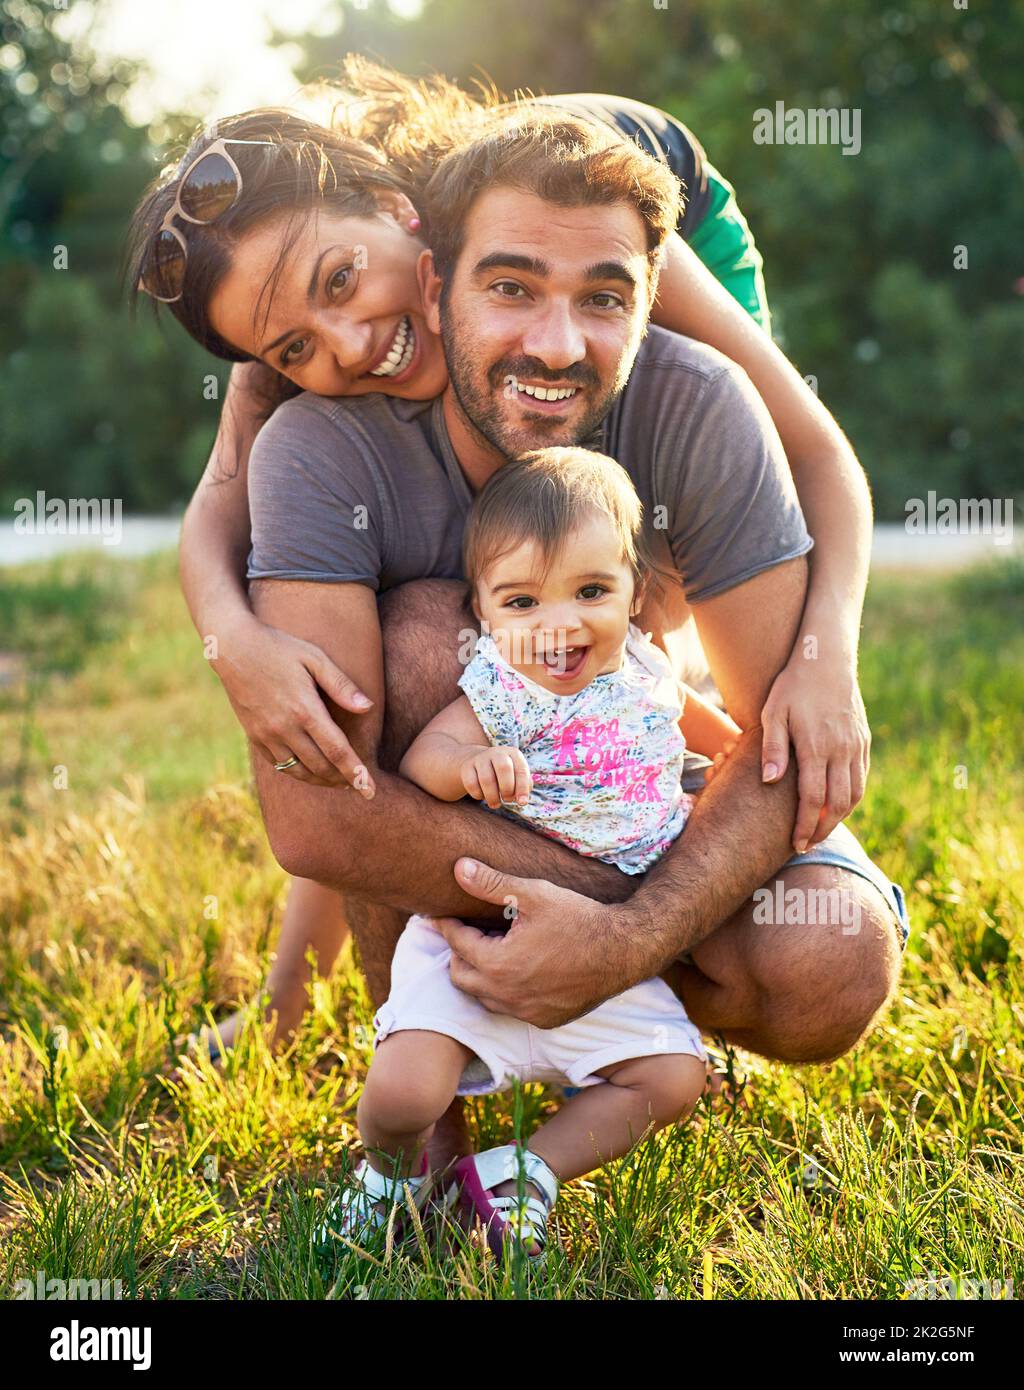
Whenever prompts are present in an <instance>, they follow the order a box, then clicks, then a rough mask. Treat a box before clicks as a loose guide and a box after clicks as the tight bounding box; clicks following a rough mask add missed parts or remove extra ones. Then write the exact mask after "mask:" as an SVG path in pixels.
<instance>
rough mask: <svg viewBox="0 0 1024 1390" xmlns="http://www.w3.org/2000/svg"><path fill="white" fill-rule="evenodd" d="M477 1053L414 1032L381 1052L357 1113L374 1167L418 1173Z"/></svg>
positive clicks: (397, 1036) (389, 1041) (395, 1036)
mask: <svg viewBox="0 0 1024 1390" xmlns="http://www.w3.org/2000/svg"><path fill="white" fill-rule="evenodd" d="M473 1055H474V1054H473V1053H472V1052H471V1051H470V1050H469V1048H468V1047H464V1046H463V1044H462V1043H460V1042H456V1041H455V1039H454V1038H449V1037H446V1036H445V1035H444V1034H443V1033H429V1032H426V1031H425V1030H422V1029H415V1028H410V1029H408V1030H406V1031H404V1032H400V1033H392V1034H391V1035H390V1036H389V1037H387V1038H385V1039H384V1041H383V1042H382V1043H381V1044H380V1046H379V1047H378V1048H377V1051H376V1052H375V1053H374V1057H373V1062H372V1064H371V1066H370V1070H369V1073H368V1075H367V1077H366V1085H365V1086H364V1087H363V1094H362V1096H361V1097H360V1100H359V1107H358V1110H357V1112H356V1116H357V1119H358V1121H359V1133H360V1135H361V1137H362V1140H363V1148H364V1149H365V1150H366V1157H367V1160H368V1161H369V1164H370V1167H371V1168H375V1169H376V1170H377V1172H378V1173H385V1174H387V1176H388V1177H393V1176H397V1175H399V1174H406V1175H407V1174H410V1173H415V1171H416V1169H417V1167H418V1166H419V1159H420V1155H421V1154H422V1152H423V1148H424V1146H425V1145H426V1143H427V1141H428V1140H429V1138H430V1136H431V1134H432V1133H433V1131H434V1125H435V1124H436V1123H437V1121H438V1120H439V1119H440V1118H441V1116H442V1115H443V1114H444V1113H445V1111H446V1110H447V1109H448V1107H449V1106H450V1105H451V1103H452V1101H453V1100H454V1098H455V1092H456V1089H457V1087H458V1084H459V1078H460V1077H461V1075H462V1072H463V1069H464V1068H465V1066H466V1063H467V1062H468V1061H470V1059H471V1058H472V1057H473Z"/></svg>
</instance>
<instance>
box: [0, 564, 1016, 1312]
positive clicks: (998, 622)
mask: <svg viewBox="0 0 1024 1390" xmlns="http://www.w3.org/2000/svg"><path fill="white" fill-rule="evenodd" d="M1022 598H1024V577H1022V574H1021V571H1020V569H1014V568H1012V567H1008V566H1004V567H1003V568H1002V570H1000V571H998V572H995V571H993V572H991V573H985V574H978V575H972V576H969V577H967V578H963V579H959V580H948V579H944V580H941V581H937V580H935V579H931V578H928V579H917V578H915V579H912V580H908V579H900V580H896V579H889V580H885V581H879V582H878V583H876V584H875V585H874V586H873V589H872V593H871V597H870V604H869V611H868V616H867V621H866V631H865V651H864V659H863V682H864V688H865V694H866V698H867V701H868V706H869V711H870V714H871V718H872V725H873V729H874V734H875V744H874V755H873V756H874V771H873V776H872V781H871V785H870V789H869V792H868V796H867V798H866V800H865V803H864V805H863V806H862V808H861V809H860V810H859V811H858V812H857V813H856V815H855V817H854V819H853V822H852V824H853V827H854V829H855V830H856V831H857V832H858V833H859V834H860V835H861V837H862V839H863V840H864V842H865V844H866V846H867V847H868V849H869V850H870V851H871V852H872V854H873V855H874V856H875V857H876V858H877V859H878V860H879V862H880V863H881V864H882V865H883V866H884V868H885V869H886V870H887V871H888V873H889V874H890V876H891V877H893V878H895V879H897V880H899V881H901V882H902V883H903V884H904V885H905V886H906V887H907V889H908V891H909V896H910V910H911V914H912V918H913V932H912V936H911V940H910V945H909V947H908V950H907V957H906V966H905V970H904V975H903V979H902V983H901V987H900V989H899V991H898V994H897V997H896V999H895V1001H894V1003H893V1006H892V1008H891V1010H890V1011H889V1013H888V1014H887V1015H886V1017H885V1018H884V1019H883V1020H882V1021H881V1022H880V1023H879V1025H878V1026H877V1027H876V1029H875V1030H874V1032H873V1034H872V1035H871V1036H870V1037H869V1038H868V1039H867V1040H866V1041H865V1042H864V1043H862V1044H861V1046H860V1047H859V1048H858V1049H856V1050H855V1051H854V1052H853V1053H852V1054H850V1055H849V1056H847V1057H845V1058H843V1059H842V1060H841V1061H839V1062H836V1063H833V1064H832V1065H830V1066H827V1067H803V1068H792V1067H784V1066H779V1065H775V1064H771V1063H767V1062H764V1061H763V1060H761V1059H759V1058H755V1057H748V1056H744V1055H740V1056H738V1057H737V1059H736V1061H737V1064H738V1066H739V1067H740V1069H741V1070H742V1071H743V1072H744V1073H745V1074H746V1075H747V1076H748V1077H749V1088H748V1096H749V1108H744V1107H743V1106H738V1107H734V1108H731V1107H730V1106H729V1105H728V1104H725V1103H723V1102H721V1101H716V1102H715V1103H714V1104H713V1105H708V1104H706V1103H702V1104H701V1106H700V1107H699V1109H698V1111H697V1113H696V1114H695V1116H694V1117H693V1119H692V1120H691V1122H690V1124H689V1125H688V1126H686V1127H682V1128H679V1129H678V1130H675V1131H673V1132H670V1133H666V1134H664V1135H662V1136H659V1137H657V1138H656V1139H654V1140H651V1141H648V1142H647V1143H645V1144H644V1145H643V1146H642V1147H641V1148H640V1149H639V1150H638V1151H637V1152H636V1153H634V1155H632V1156H631V1157H630V1159H629V1160H628V1161H624V1162H623V1163H620V1164H616V1165H613V1166H612V1167H611V1168H610V1169H608V1170H606V1171H603V1172H601V1173H598V1174H596V1175H594V1176H593V1177H592V1178H591V1179H589V1180H587V1181H583V1182H577V1183H573V1184H571V1185H569V1186H568V1187H567V1188H566V1189H564V1192H563V1195H562V1197H561V1198H560V1201H559V1213H558V1231H559V1236H560V1241H559V1242H558V1248H556V1250H555V1252H554V1253H553V1255H552V1258H551V1260H550V1261H549V1263H548V1265H547V1267H546V1268H545V1269H544V1270H542V1271H531V1270H527V1269H525V1268H523V1266H522V1264H521V1262H518V1261H516V1260H514V1259H512V1260H509V1261H507V1262H506V1263H505V1264H502V1263H500V1262H496V1261H495V1260H494V1259H493V1258H492V1257H490V1256H489V1255H488V1254H487V1253H486V1252H485V1251H482V1250H481V1249H480V1248H478V1247H477V1246H476V1245H475V1244H473V1243H471V1242H469V1241H467V1240H466V1239H465V1238H464V1237H462V1236H461V1235H460V1234H459V1233H458V1232H456V1231H454V1230H452V1229H450V1228H447V1227H441V1226H439V1225H438V1224H436V1223H434V1222H433V1221H430V1222H428V1225H427V1226H426V1228H425V1229H424V1230H422V1231H421V1232H418V1233H415V1234H414V1235H413V1237H412V1238H411V1239H410V1240H408V1241H406V1242H404V1243H395V1244H394V1245H393V1246H391V1247H389V1248H388V1249H387V1250H386V1251H385V1252H384V1253H383V1254H380V1255H378V1256H376V1257H375V1258H374V1259H369V1258H363V1257H360V1256H358V1255H356V1254H354V1253H353V1254H349V1255H346V1256H344V1257H343V1258H341V1259H336V1260H334V1261H331V1262H325V1261H322V1260H319V1259H318V1258H317V1257H316V1256H315V1255H314V1253H313V1248H312V1232H313V1229H314V1226H315V1224H316V1221H317V1219H318V1217H319V1215H320V1213H321V1212H322V1209H323V1204H324V1201H325V1200H326V1198H327V1197H329V1195H330V1194H331V1192H332V1191H333V1190H334V1188H335V1186H336V1184H337V1183H338V1182H339V1181H342V1180H343V1179H344V1175H345V1172H346V1171H347V1169H348V1167H349V1165H350V1154H351V1152H352V1150H353V1147H354V1144H355V1140H356V1132H355V1122H354V1121H355V1114H354V1112H355V1101H356V1099H357V1097H358V1093H359V1087H360V1084H361V1079H362V1077H363V1075H364V1074H365V1069H366V1065H367V1062H368V1056H369V1036H370V1034H369V1030H368V1025H369V1023H370V1018H371V1010H370V1008H369V1005H368V1001H367V999H366V996H365V993H364V991H363V988H362V985H361V982H360V979H359V975H358V972H357V971H356V969H355V967H354V964H353V962H352V959H351V956H350V955H349V954H348V953H346V955H345V956H344V957H343V959H342V962H341V965H340V967H339V969H338V970H337V971H336V972H335V975H334V977H333V978H332V979H331V981H329V982H327V983H321V984H317V985H316V986H315V987H314V988H313V991H312V994H313V998H312V1008H311V1010H310V1012H309V1015H308V1018H307V1022H306V1025H305V1026H304V1028H303V1029H302V1031H301V1033H300V1035H299V1036H298V1037H297V1038H296V1040H295V1042H294V1043H293V1045H292V1046H291V1048H290V1049H289V1050H288V1051H287V1052H285V1053H283V1054H279V1055H273V1054H272V1053H271V1052H270V1050H269V1049H268V1047H267V1044H266V1042H265V1039H264V1037H263V1033H262V1030H261V1029H260V1028H258V1027H256V1026H255V1018H256V1006H255V1005H253V1006H252V1007H251V1009H250V1021H251V1024H252V1026H250V1027H249V1028H247V1029H246V1030H245V1031H244V1033H243V1036H242V1040H241V1042H240V1045H239V1046H238V1047H237V1048H236V1049H235V1051H234V1052H233V1053H232V1054H231V1056H230V1059H229V1060H228V1062H227V1065H226V1067H225V1068H224V1070H223V1072H218V1071H215V1070H211V1069H210V1067H209V1066H208V1064H205V1063H203V1062H200V1063H198V1064H197V1066H196V1067H195V1069H194V1070H190V1071H189V1072H188V1073H187V1074H186V1075H185V1076H184V1077H183V1078H182V1079H181V1080H180V1081H178V1082H176V1083H174V1084H169V1083H167V1082H166V1081H163V1080H161V1078H160V1070H161V1068H162V1067H163V1066H164V1065H165V1064H166V1063H167V1062H168V1061H169V1060H170V1059H171V1057H172V1055H173V1052H174V1046H173V1044H174V1039H175V1038H176V1037H178V1036H179V1035H180V1034H181V1033H183V1032H186V1031H188V1030H190V1029H192V1028H194V1027H196V1026H197V1025H198V1024H199V1023H201V1022H202V1021H203V1020H204V1019H205V1018H206V1017H207V1010H208V1009H209V1010H212V1014H213V1016H215V1017H223V1016H224V1015H225V1014H226V1013H227V1012H228V1011H230V1009H231V1008H232V1007H233V1006H234V1005H235V1004H236V1003H237V1002H238V1001H240V1000H245V999H252V998H254V997H256V998H258V996H259V991H260V989H261V982H262V981H263V980H264V979H265V976H266V973H267V969H268V961H269V955H270V952H271V951H272V950H273V946H274V940H275V933H276V929H277V925H278V922H279V919H280V912H281V908H282V905H283V901H284V893H285V887H286V882H285V878H284V876H283V874H282V873H281V871H280V870H279V869H278V867H277V866H276V865H275V863H274V862H273V859H272V857H271V855H270V853H269V850H268V848H267V845H266V840H265V837H264V835H263V831H262V828H261V825H260V820H259V815H258V811H257V808H256V805H255V801H254V798H253V795H252V790H251V787H250V785H249V780H248V772H247V766H246V757H245V749H244V744H243V740H242V738H241V735H240V733H239V730H238V728H237V726H236V724H235V721H234V718H233V716H232V714H231V712H230V709H229V707H228V705H227V702H226V700H225V699H224V697H223V695H222V693H221V692H220V689H219V687H218V684H217V681H216V679H215V678H214V676H213V675H212V673H211V672H210V671H209V670H208V669H206V667H205V665H204V663H203V661H202V658H201V653H200V650H199V644H198V642H197V639H196V638H195V636H194V634H193V633H192V630H191V628H190V626H189V624H188V621H187V617H186V615H185V612H184V607H183V604H182V601H181V599H180V596H179V594H178V592H177V587H176V584H175V579H174V574H173V565H172V563H171V561H170V559H169V558H167V557H160V558H158V559H154V560H151V561H146V562H140V563H137V564H136V563H127V562H120V563H116V564H115V563H111V562H109V561H107V562H103V561H81V562H78V563H76V564H75V565H74V566H66V567H47V568H45V569H30V570H25V571H23V572H21V573H20V574H15V575H13V576H12V575H8V576H7V577H6V578H3V579H2V580H0V624H2V626H0V632H2V633H3V634H4V635H3V637H2V639H0V641H2V643H3V645H4V646H6V647H7V648H8V649H9V651H10V650H13V651H14V652H16V653H18V654H19V655H18V656H17V658H12V657H10V656H7V657H6V658H5V659H4V661H3V663H2V664H0V671H2V672H4V673H6V677H7V683H6V684H5V685H4V686H2V687H0V767H2V768H3V769H5V772H4V774H3V781H2V782H0V836H2V840H3V846H4V847H3V850H2V857H0V926H2V931H0V1293H9V1292H10V1291H12V1290H13V1288H14V1281H15V1280H17V1279H22V1278H29V1279H33V1280H34V1279H35V1278H36V1272H37V1271H40V1270H41V1271H43V1274H44V1276H45V1277H46V1278H53V1277H64V1278H97V1279H102V1278H110V1279H120V1280H121V1281H122V1286H123V1291H124V1294H125V1296H144V1297H166V1298H202V1299H209V1298H310V1297H312V1298H326V1297H332V1298H345V1297H359V1298H364V1297H369V1298H378V1297H416V1298H438V1299H442V1298H444V1299H447V1298H494V1297H522V1296H534V1297H545V1298H547V1297H550V1298H614V1299H626V1298H630V1299H633V1298H666V1297H668V1298H701V1297H704V1298H707V1297H714V1298H724V1299H732V1298H901V1297H906V1292H905V1286H906V1283H907V1281H908V1280H913V1279H922V1278H928V1277H930V1276H932V1275H934V1276H935V1277H938V1278H944V1277H946V1276H952V1277H954V1278H960V1279H963V1280H966V1279H981V1280H989V1281H1000V1282H1002V1281H1005V1280H1007V1279H1015V1280H1016V1282H1017V1286H1018V1289H1019V1288H1021V1287H1024V1172H1022V1158H1021V1154H1022V1149H1024V1115H1022V1111H1021V1096H1022V1089H1024V1088H1022V1064H1024V1049H1022V1045H1021V1038H1022V1036H1024V968H1022V960H1021V957H1022V945H1024V929H1022V921H1024V912H1022V903H1024V872H1022V866H1021V850H1020V844H1021V829H1022V824H1024V795H1022V793H1024V775H1022V769H1021V762H1020V747H1021V710H1022V708H1024V630H1022V625H1021V621H1020V613H1021V611H1022V608H1021V600H1022ZM60 769H64V772H61V771H60ZM555 1101H556V1097H554V1096H553V1095H552V1094H551V1093H550V1092H547V1091H545V1090H543V1089H542V1088H540V1087H529V1088H527V1089H526V1091H525V1092H524V1094H523V1096H522V1098H521V1115H520V1116H519V1118H518V1120H517V1116H516V1105H515V1103H514V1099H513V1098H512V1097H510V1096H508V1095H506V1096H503V1097H493V1098H487V1099H486V1100H484V1101H480V1102H478V1103H476V1104H475V1106H474V1107H473V1109H472V1112H471V1120H472V1124H473V1126H474V1128H475V1131H476V1134H477V1137H478V1139H479V1141H480V1142H481V1143H482V1144H492V1143H496V1142H503V1141H505V1140H507V1139H508V1138H510V1137H511V1136H512V1134H513V1133H514V1131H515V1129H516V1127H517V1124H518V1125H520V1126H521V1125H523V1124H525V1125H526V1127H527V1129H528V1128H529V1127H530V1126H531V1125H532V1124H533V1123H534V1121H535V1119H536V1117H537V1116H538V1115H539V1114H540V1113H542V1112H543V1111H544V1110H545V1109H546V1108H548V1107H550V1106H551V1105H552V1104H554V1103H555ZM812 1160H813V1162H814V1163H815V1164H816V1165H817V1173H818V1175H817V1181H816V1182H815V1183H814V1185H813V1186H811V1187H810V1188H808V1187H807V1186H806V1185H805V1183H804V1181H803V1174H804V1171H805V1169H806V1167H807V1165H808V1163H809V1162H810V1161H812Z"/></svg>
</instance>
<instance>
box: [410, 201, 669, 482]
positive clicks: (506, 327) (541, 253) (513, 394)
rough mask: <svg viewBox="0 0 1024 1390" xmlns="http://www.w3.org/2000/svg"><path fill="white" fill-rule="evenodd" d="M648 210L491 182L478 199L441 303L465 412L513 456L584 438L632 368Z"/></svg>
mask: <svg viewBox="0 0 1024 1390" xmlns="http://www.w3.org/2000/svg"><path fill="white" fill-rule="evenodd" d="M646 250H647V241H646V234H645V229H644V224H643V220H642V219H641V217H640V214H639V213H638V212H637V211H636V209H635V208H632V207H630V206H629V204H627V203H615V204H612V205H610V206H607V207H568V208H566V207H560V206H559V205H557V204H554V203H550V202H547V201H546V200H544V199H543V198H540V197H538V196H537V195H536V194H533V193H526V192H522V191H521V190H519V189H515V188H501V187H499V188H493V189H490V190H489V191H488V192H486V193H484V194H483V195H482V196H481V197H480V198H479V199H478V200H477V201H476V203H474V205H473V207H472V209H471V211H470V214H469V217H468V218H467V220H466V229H465V237H464V241H463V247H462V252H461V254H460V256H459V259H458V263H457V264H456V266H455V269H454V272H453V274H452V279H451V284H450V286H449V287H448V293H447V295H446V296H445V302H444V307H443V309H442V308H441V305H440V283H439V282H437V281H436V280H435V282H434V285H433V288H432V291H431V290H428V292H427V300H428V307H427V317H428V322H429V323H430V325H431V327H433V328H434V329H435V331H440V333H441V336H442V339H443V341H444V350H445V358H446V359H447V362H448V372H449V376H450V378H451V388H452V391H453V392H454V396H455V400H456V403H457V414H461V415H462V416H464V417H465V419H466V421H467V422H468V424H469V426H470V427H471V429H472V430H473V432H474V433H475V435H476V436H477V439H478V442H482V443H485V444H486V445H489V446H490V447H491V448H493V449H494V450H496V451H497V452H499V453H501V454H504V455H506V456H508V457H516V456H518V455H520V454H523V453H525V452H527V451H528V450H530V449H540V448H544V447H547V446H549V445H555V444H576V443H580V442H582V441H584V440H586V439H587V438H588V437H589V436H590V435H591V434H592V433H593V431H594V430H595V428H596V427H597V425H598V424H599V423H600V422H601V420H602V419H603V418H604V416H605V415H606V414H607V412H608V409H609V407H610V406H611V403H612V401H613V400H614V399H615V397H616V396H617V395H618V393H619V392H620V391H621V390H622V388H623V386H624V385H625V384H626V380H627V378H628V376H629V372H630V368H631V367H632V365H633V359H634V357H635V356H636V351H637V348H638V347H639V345H640V341H641V338H642V337H643V333H644V329H645V326H646V323H647V315H648V311H649V308H650V288H649V286H650V280H649V270H648V261H647V255H646Z"/></svg>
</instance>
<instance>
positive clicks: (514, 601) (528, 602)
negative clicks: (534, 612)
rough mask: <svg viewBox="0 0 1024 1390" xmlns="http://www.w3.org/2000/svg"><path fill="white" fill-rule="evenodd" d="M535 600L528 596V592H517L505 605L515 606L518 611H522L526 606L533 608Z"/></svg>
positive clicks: (508, 606)
mask: <svg viewBox="0 0 1024 1390" xmlns="http://www.w3.org/2000/svg"><path fill="white" fill-rule="evenodd" d="M536 602H537V600H536V599H532V598H530V597H529V595H528V594H519V595H517V596H516V597H515V598H510V599H509V601H508V603H506V605H505V607H506V608H517V609H518V610H519V611H520V612H523V611H524V610H525V609H527V608H533V607H534V606H535V604H536Z"/></svg>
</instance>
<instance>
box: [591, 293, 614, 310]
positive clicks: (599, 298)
mask: <svg viewBox="0 0 1024 1390" xmlns="http://www.w3.org/2000/svg"><path fill="white" fill-rule="evenodd" d="M590 302H591V304H596V305H597V307H598V308H599V309H621V308H622V300H621V299H620V298H619V296H618V295H617V294H594V295H591V297H590Z"/></svg>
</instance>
